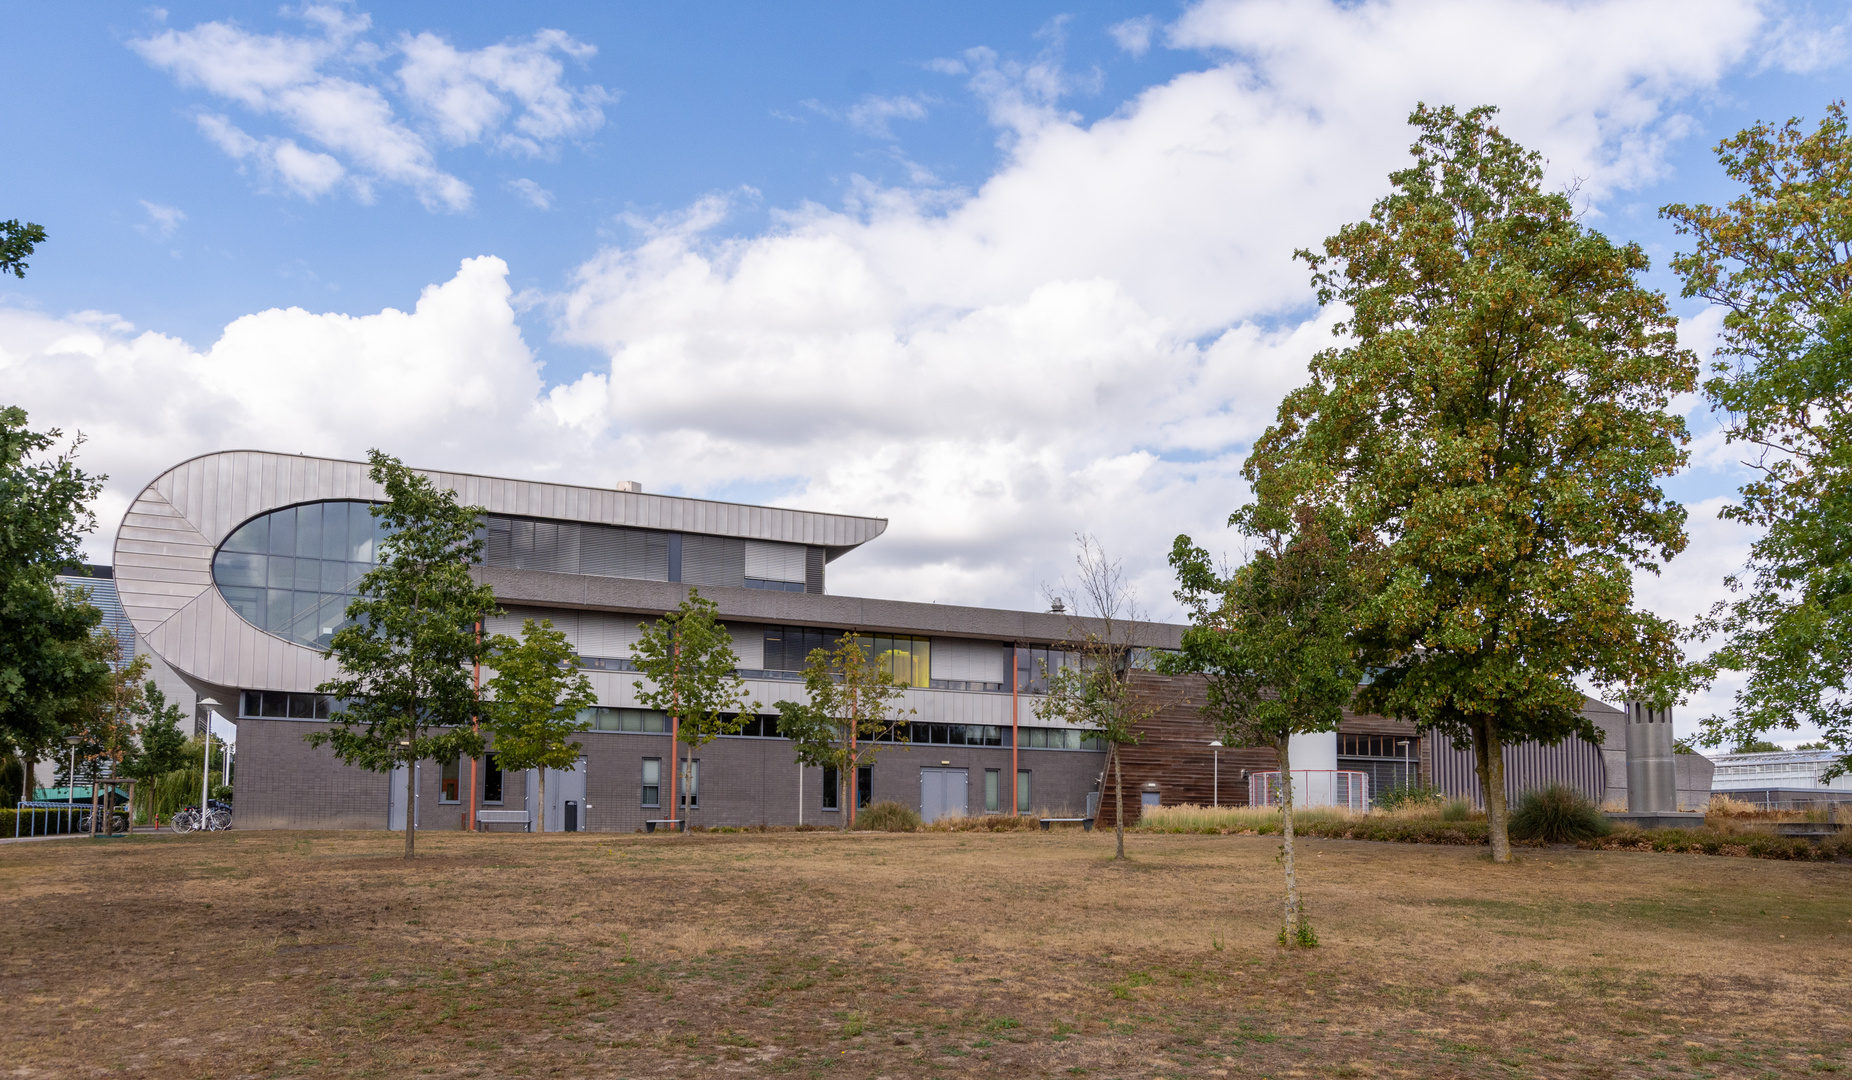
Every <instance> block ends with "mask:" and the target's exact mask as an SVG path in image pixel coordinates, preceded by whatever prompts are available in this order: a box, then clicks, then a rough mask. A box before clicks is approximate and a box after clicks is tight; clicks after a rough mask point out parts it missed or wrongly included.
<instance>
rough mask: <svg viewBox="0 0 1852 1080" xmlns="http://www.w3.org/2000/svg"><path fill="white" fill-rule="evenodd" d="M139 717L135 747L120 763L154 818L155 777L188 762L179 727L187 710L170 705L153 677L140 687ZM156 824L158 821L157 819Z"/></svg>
mask: <svg viewBox="0 0 1852 1080" xmlns="http://www.w3.org/2000/svg"><path fill="white" fill-rule="evenodd" d="M135 713H136V715H137V716H138V717H140V721H139V723H137V724H136V727H135V741H136V743H137V747H136V751H135V753H134V754H132V755H131V756H130V757H129V759H128V760H127V761H125V762H123V764H122V768H121V772H122V775H124V776H127V777H129V778H131V779H133V780H135V781H136V782H137V786H138V788H139V790H141V791H144V792H146V795H144V797H143V800H142V806H143V807H144V808H146V809H147V810H148V811H149V817H150V819H154V818H155V816H156V815H155V812H154V811H155V802H154V781H155V779H156V778H157V777H160V776H165V775H166V774H168V773H170V772H173V771H175V770H177V769H184V768H186V767H187V766H188V765H189V764H191V762H190V761H189V760H188V758H187V757H186V744H187V736H186V733H185V732H184V731H181V730H180V724H181V722H182V721H184V720H185V719H186V714H185V713H183V712H181V711H180V707H179V706H178V705H169V704H168V703H167V695H166V694H164V693H162V692H161V688H160V687H159V686H156V685H155V683H154V680H153V679H149V680H148V682H147V684H146V685H144V686H143V687H142V691H141V701H140V702H139V704H138V705H137V707H136V709H135ZM155 824H157V825H158V824H160V822H159V821H158V820H156V821H155Z"/></svg>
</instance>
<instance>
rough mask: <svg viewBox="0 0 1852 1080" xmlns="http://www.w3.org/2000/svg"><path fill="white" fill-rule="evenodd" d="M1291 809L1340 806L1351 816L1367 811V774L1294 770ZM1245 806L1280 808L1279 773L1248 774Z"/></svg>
mask: <svg viewBox="0 0 1852 1080" xmlns="http://www.w3.org/2000/svg"><path fill="white" fill-rule="evenodd" d="M1292 772H1293V808H1294V809H1302V808H1306V807H1313V806H1342V807H1344V808H1345V809H1347V810H1349V811H1350V812H1351V813H1353V814H1361V813H1363V812H1364V811H1366V810H1368V809H1369V808H1370V777H1369V774H1368V773H1360V772H1353V771H1351V770H1349V769H1294V770H1293V771H1292ZM1248 805H1249V806H1278V805H1280V772H1279V770H1278V769H1274V770H1270V771H1268V772H1257V773H1249V774H1248Z"/></svg>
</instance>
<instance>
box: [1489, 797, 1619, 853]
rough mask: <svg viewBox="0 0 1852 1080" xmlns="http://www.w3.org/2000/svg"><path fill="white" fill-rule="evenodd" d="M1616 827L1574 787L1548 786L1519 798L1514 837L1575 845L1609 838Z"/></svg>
mask: <svg viewBox="0 0 1852 1080" xmlns="http://www.w3.org/2000/svg"><path fill="white" fill-rule="evenodd" d="M1613 829H1614V826H1613V825H1612V824H1611V823H1610V822H1609V821H1608V818H1607V815H1605V814H1603V813H1602V812H1601V810H1600V808H1599V807H1597V806H1596V805H1595V804H1594V803H1592V802H1590V801H1589V800H1588V797H1587V796H1585V795H1583V794H1582V793H1581V792H1579V791H1577V790H1576V789H1574V788H1572V787H1568V786H1567V785H1564V784H1548V785H1546V786H1544V787H1541V788H1536V789H1533V790H1531V791H1526V792H1525V793H1524V794H1522V795H1520V796H1518V808H1517V811H1516V812H1515V813H1513V814H1512V815H1511V835H1512V837H1513V838H1514V839H1517V840H1537V841H1541V842H1542V843H1545V844H1574V843H1578V842H1580V841H1583V840H1590V839H1593V838H1594V837H1597V836H1606V835H1607V834H1608V833H1610V832H1612V831H1613Z"/></svg>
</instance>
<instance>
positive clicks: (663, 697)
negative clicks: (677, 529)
mask: <svg viewBox="0 0 1852 1080" xmlns="http://www.w3.org/2000/svg"><path fill="white" fill-rule="evenodd" d="M719 611H720V608H719V606H718V605H716V604H715V603H714V602H713V601H712V600H709V599H707V598H706V597H704V596H702V595H701V590H699V589H696V588H693V587H690V588H689V590H688V598H687V599H686V600H683V601H682V602H681V604H680V605H679V606H677V607H676V609H675V610H674V611H666V612H664V613H663V615H662V618H660V619H657V620H656V621H655V622H653V623H644V624H642V625H641V626H640V627H639V629H641V630H642V631H643V637H642V639H641V640H639V641H638V642H637V644H636V645H635V646H633V647H632V650H631V655H632V657H633V659H634V660H635V661H636V665H637V670H638V671H641V672H642V673H643V675H644V677H645V678H646V679H648V682H636V683H633V684H632V685H633V686H635V687H636V689H637V700H638V701H639V702H641V703H642V704H643V705H644V706H645V707H646V708H651V709H656V710H658V711H660V712H662V713H665V714H667V715H668V717H669V757H670V759H671V760H674V759H675V756H676V748H677V746H678V745H681V746H686V747H687V748H688V751H687V752H688V759H687V761H685V762H683V763H682V766H681V769H680V770H679V771H680V772H681V774H682V776H681V779H682V786H681V787H680V788H678V787H677V785H676V771H677V770H671V771H670V773H669V813H670V814H672V815H675V816H676V817H678V818H679V817H681V813H680V807H679V806H678V805H677V798H678V796H677V794H676V793H677V791H685V790H686V786H687V782H688V778H689V774H690V773H691V772H692V771H693V767H692V766H693V761H694V751H695V749H696V748H697V747H700V746H702V745H704V744H706V743H708V742H710V741H712V740H713V739H715V738H717V737H718V736H721V735H733V734H736V733H738V732H739V730H740V729H741V728H742V727H744V726H745V724H746V719H747V717H748V716H750V715H751V714H752V713H753V712H754V711H755V710H756V709H757V708H758V706H756V705H755V704H754V703H753V702H752V699H751V698H750V697H748V696H747V692H746V683H745V681H744V680H742V679H741V678H740V677H739V676H738V675H737V674H735V669H737V668H738V667H739V657H738V656H736V655H735V654H734V652H733V635H731V634H729V633H727V628H726V627H725V626H724V625H722V624H721V623H720V622H719V621H718V620H717V619H716V618H715V616H716V615H717V614H718V613H719ZM696 797H697V798H698V797H699V792H697V793H696Z"/></svg>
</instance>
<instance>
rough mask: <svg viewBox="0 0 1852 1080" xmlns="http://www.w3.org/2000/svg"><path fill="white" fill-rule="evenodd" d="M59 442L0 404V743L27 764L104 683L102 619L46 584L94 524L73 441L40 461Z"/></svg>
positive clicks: (96, 483) (94, 485)
mask: <svg viewBox="0 0 1852 1080" xmlns="http://www.w3.org/2000/svg"><path fill="white" fill-rule="evenodd" d="M62 438H63V433H62V432H60V431H59V430H57V429H56V428H53V429H51V430H49V431H44V432H38V431H33V430H31V429H30V428H29V427H27V416H26V413H25V411H24V410H23V409H18V408H11V407H8V408H0V744H4V745H7V746H11V747H12V748H13V749H14V750H16V751H17V752H18V753H19V754H20V756H21V757H22V758H23V759H24V761H25V762H26V764H27V766H28V768H30V766H31V764H32V762H33V761H35V760H36V759H37V757H38V756H39V755H40V754H41V753H44V752H45V751H46V750H48V749H49V748H50V747H51V745H52V744H53V743H55V742H56V741H57V740H58V739H59V738H60V737H61V736H62V735H63V730H62V725H63V724H64V723H66V722H67V717H66V714H68V713H70V712H72V710H74V709H76V708H77V707H78V706H77V704H76V703H79V702H83V701H88V700H91V699H93V698H94V697H95V695H97V694H99V693H102V692H104V691H105V689H106V688H107V687H108V685H109V677H110V667H109V662H108V657H107V656H106V655H104V654H102V653H99V651H98V650H97V649H95V648H93V647H92V642H91V633H92V631H94V630H95V629H96V627H97V625H98V624H99V623H100V622H101V621H102V618H103V613H102V612H100V611H98V610H97V609H96V608H95V607H94V606H92V605H91V604H90V603H89V601H88V600H86V599H85V598H84V597H83V596H80V595H78V594H76V593H75V592H74V591H73V590H70V589H66V588H62V587H60V586H59V585H58V582H57V580H56V577H57V575H58V573H59V572H60V571H61V570H63V569H64V568H65V567H67V566H70V565H72V564H74V563H76V562H77V561H78V559H79V552H78V542H79V540H80V539H81V538H82V537H83V536H84V534H86V533H89V532H91V531H93V530H95V528H96V516H95V515H94V514H92V513H91V512H90V510H89V504H90V503H91V502H92V501H94V500H95V499H96V497H97V495H98V494H100V493H101V491H102V488H103V481H104V480H106V479H107V477H103V476H91V475H89V474H87V473H85V472H84V471H83V470H82V469H80V468H78V467H77V451H78V449H79V448H80V447H81V446H82V445H83V442H84V440H83V436H82V435H78V436H76V437H74V438H72V439H71V441H70V444H69V445H68V446H67V447H65V448H64V450H63V451H62V452H59V453H57V454H56V455H54V456H51V457H49V458H48V457H45V456H44V455H45V452H46V451H47V450H49V449H51V448H52V447H53V446H54V445H56V444H57V443H58V442H59V441H60V440H61V439H62Z"/></svg>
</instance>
